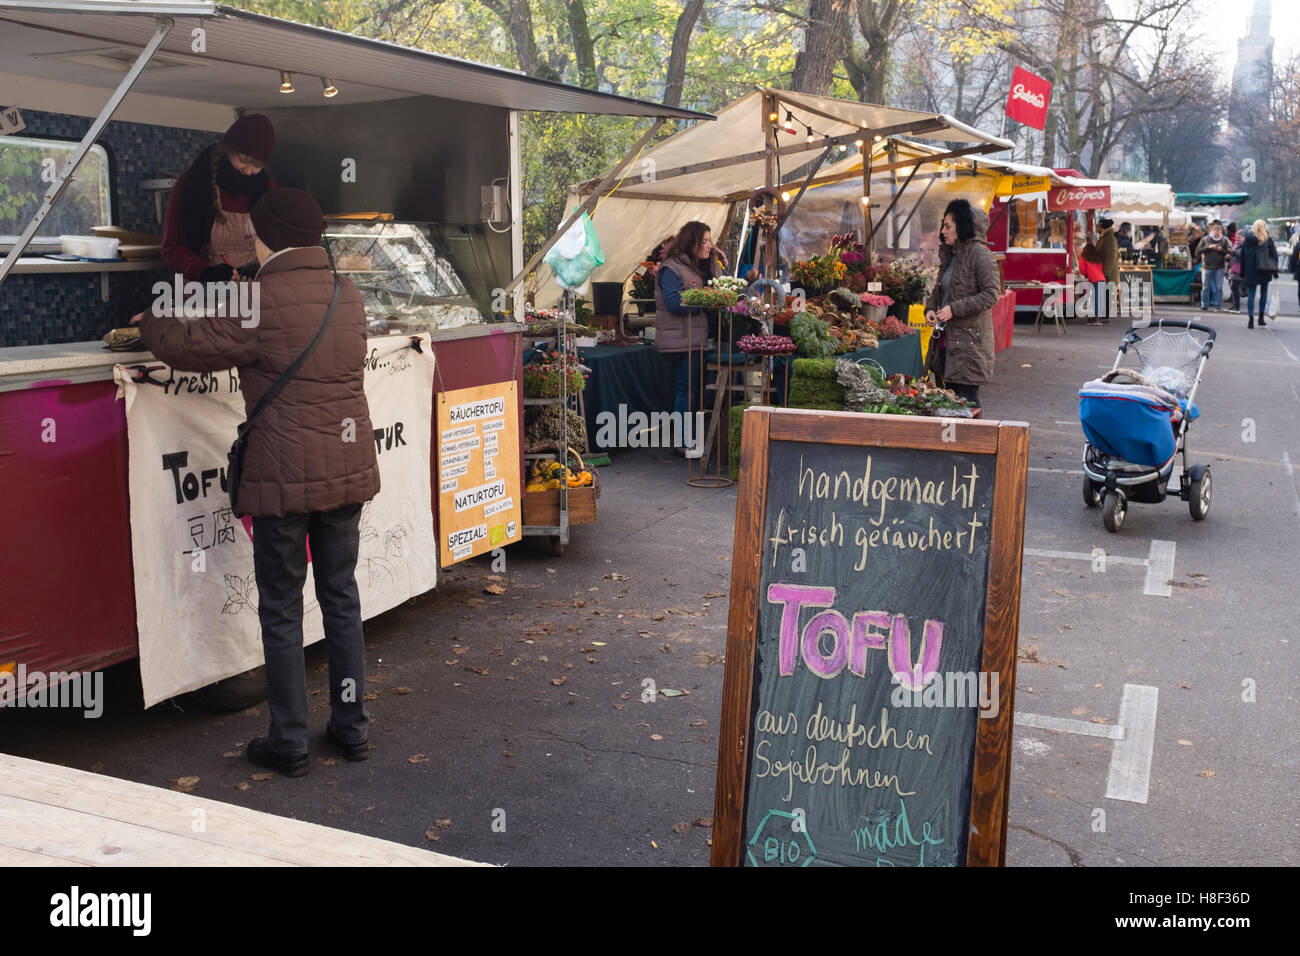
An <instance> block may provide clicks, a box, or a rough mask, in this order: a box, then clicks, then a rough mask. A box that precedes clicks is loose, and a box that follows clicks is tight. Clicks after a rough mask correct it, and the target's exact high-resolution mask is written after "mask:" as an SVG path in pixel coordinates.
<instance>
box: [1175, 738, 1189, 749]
mask: <svg viewBox="0 0 1300 956" xmlns="http://www.w3.org/2000/svg"><path fill="white" fill-rule="evenodd" d="M1178 743H1179V745H1180V746H1183V747H1190V746H1191V745H1192V742H1191V741H1190V740H1184V739H1183V738H1182V737H1179V738H1178Z"/></svg>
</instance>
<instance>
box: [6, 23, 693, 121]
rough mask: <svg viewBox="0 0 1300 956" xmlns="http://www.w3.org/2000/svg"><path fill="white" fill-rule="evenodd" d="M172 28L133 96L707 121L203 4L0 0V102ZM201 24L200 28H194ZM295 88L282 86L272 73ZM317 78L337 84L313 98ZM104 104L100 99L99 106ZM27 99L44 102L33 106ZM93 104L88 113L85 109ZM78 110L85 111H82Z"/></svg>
mask: <svg viewBox="0 0 1300 956" xmlns="http://www.w3.org/2000/svg"><path fill="white" fill-rule="evenodd" d="M163 16H166V17H171V18H173V19H174V20H175V27H174V28H173V30H172V31H171V33H170V35H169V36H168V37H167V39H166V40H165V41H164V42H163V44H162V46H161V47H160V48H159V50H158V52H157V54H156V55H155V56H154V58H153V61H152V63H151V64H150V66H149V68H148V69H147V70H146V71H145V72H144V74H143V75H141V76H140V78H139V79H138V80H137V81H136V83H135V84H134V85H133V87H132V95H133V96H154V97H166V98H170V99H172V100H185V101H191V102H198V103H208V104H222V105H226V106H238V107H242V108H244V109H249V110H257V109H266V108H271V107H285V106H308V105H310V106H319V105H324V104H326V103H329V104H330V105H333V104H343V103H366V102H374V101H378V100H391V99H398V98H401V97H406V96H440V97H443V98H445V99H452V100H461V101H464V102H468V103H482V104H486V105H490V106H499V107H502V108H506V109H515V110H542V111H554V112H572V113H605V114H614V115H622V116H668V117H677V118H683V119H707V118H709V117H708V114H704V113H697V112H694V111H692V110H685V109H678V108H674V107H668V106H663V105H661V104H658V103H651V102H647V101H644V100H636V99H631V98H629V97H624V96H614V95H611V94H608V93H600V92H596V91H594V90H585V89H581V88H579V87H575V86H568V85H566V84H563V83H553V82H550V81H547V80H541V79H537V78H536V77H531V76H527V75H525V74H523V73H520V72H518V71H517V70H508V69H504V68H502V67H497V66H489V65H486V64H482V63H474V62H472V61H469V60H462V59H458V58H456V57H450V56H443V55H440V54H437V53H430V52H428V51H425V50H417V49H413V48H411V47H404V46H399V45H397V44H395V43H387V42H385V41H382V40H373V39H369V38H366V37H359V36H352V35H351V34H347V33H341V32H339V31H336V30H327V29H324V28H322V27H313V26H306V25H304V24H300V23H292V22H290V21H287V20H278V19H275V18H272V17H266V16H261V15H259V14H254V13H249V12H247V11H244V10H237V9H235V8H233V7H226V6H220V5H213V4H210V3H186V2H184V0H175V2H140V3H133V2H127V0H102V2H97V0H35V2H33V0H0V91H3V95H0V100H3V101H4V103H3V105H14V104H15V102H16V101H15V100H14V99H13V96H12V94H11V93H10V92H9V90H10V89H12V88H17V84H18V83H19V81H25V84H26V85H25V86H24V87H23V89H24V90H26V91H27V92H31V93H32V94H33V95H38V91H39V86H40V84H41V83H43V82H49V83H57V84H64V85H71V86H72V87H86V86H89V87H100V88H103V89H105V90H112V89H113V88H115V87H116V86H117V84H118V82H119V81H120V80H121V78H122V76H123V74H125V73H126V70H127V68H128V67H129V66H130V64H131V63H132V62H133V61H134V59H135V57H136V55H137V54H138V53H139V52H140V50H141V49H143V48H144V46H145V44H146V43H148V42H149V39H150V37H151V36H152V35H153V33H154V30H155V18H156V17H163ZM199 28H201V30H202V31H203V32H202V34H201V35H196V34H195V32H194V31H195V30H196V29H199ZM281 71H287V72H288V73H290V74H291V75H292V77H293V81H294V86H295V92H294V93H288V94H285V93H281V92H280V72H281ZM323 77H328V78H330V79H331V80H333V81H334V85H335V86H336V87H337V88H338V91H339V92H338V94H337V95H336V96H334V97H332V98H330V99H329V100H326V99H325V98H324V97H323V96H322V91H323V84H322V82H321V80H322V78H323ZM99 105H102V104H99ZM35 108H49V107H48V106H39V107H35ZM97 112H98V107H96V108H95V110H94V111H93V112H91V113H89V114H88V115H92V116H93V115H95V113H97ZM83 115H87V114H84V113H83Z"/></svg>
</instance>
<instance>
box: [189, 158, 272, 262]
mask: <svg viewBox="0 0 1300 956" xmlns="http://www.w3.org/2000/svg"><path fill="white" fill-rule="evenodd" d="M216 148H217V144H216V143H213V144H212V145H211V146H209V147H207V148H206V149H204V150H203V152H201V153H199V155H198V156H197V157H196V158H195V160H194V162H193V163H192V164H191V165H190V168H189V170H188V171H187V172H186V173H185V181H184V183H183V188H182V189H181V196H180V202H181V238H182V239H183V240H184V241H185V246H186V248H188V249H189V250H190V251H191V252H193V253H194V254H195V255H202V252H203V247H204V246H205V245H207V244H208V242H209V241H211V239H212V223H213V220H214V219H215V218H216V211H215V210H214V209H213V208H212V151H213V150H214V149H216ZM217 185H218V186H219V187H220V188H221V189H224V190H225V191H226V192H228V193H231V194H233V195H236V196H247V197H248V198H249V201H250V205H251V203H255V202H257V200H259V199H261V198H262V195H263V194H264V193H265V192H266V191H267V190H268V189H269V188H270V186H271V174H270V172H269V171H268V170H266V169H263V170H262V171H261V172H260V173H258V174H257V175H256V176H245V175H243V174H242V173H240V172H239V170H237V169H235V167H234V166H232V165H230V160H229V159H228V158H226V157H222V159H221V166H220V168H218V169H217Z"/></svg>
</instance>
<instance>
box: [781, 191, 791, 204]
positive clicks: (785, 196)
mask: <svg viewBox="0 0 1300 956" xmlns="http://www.w3.org/2000/svg"><path fill="white" fill-rule="evenodd" d="M781 201H782V202H789V201H790V194H789V193H788V192H785V193H781Z"/></svg>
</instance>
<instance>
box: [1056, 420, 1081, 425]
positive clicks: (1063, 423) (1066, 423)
mask: <svg viewBox="0 0 1300 956" xmlns="http://www.w3.org/2000/svg"><path fill="white" fill-rule="evenodd" d="M1056 424H1058V425H1077V424H1079V423H1078V422H1077V421H1075V422H1057V423H1056Z"/></svg>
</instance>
